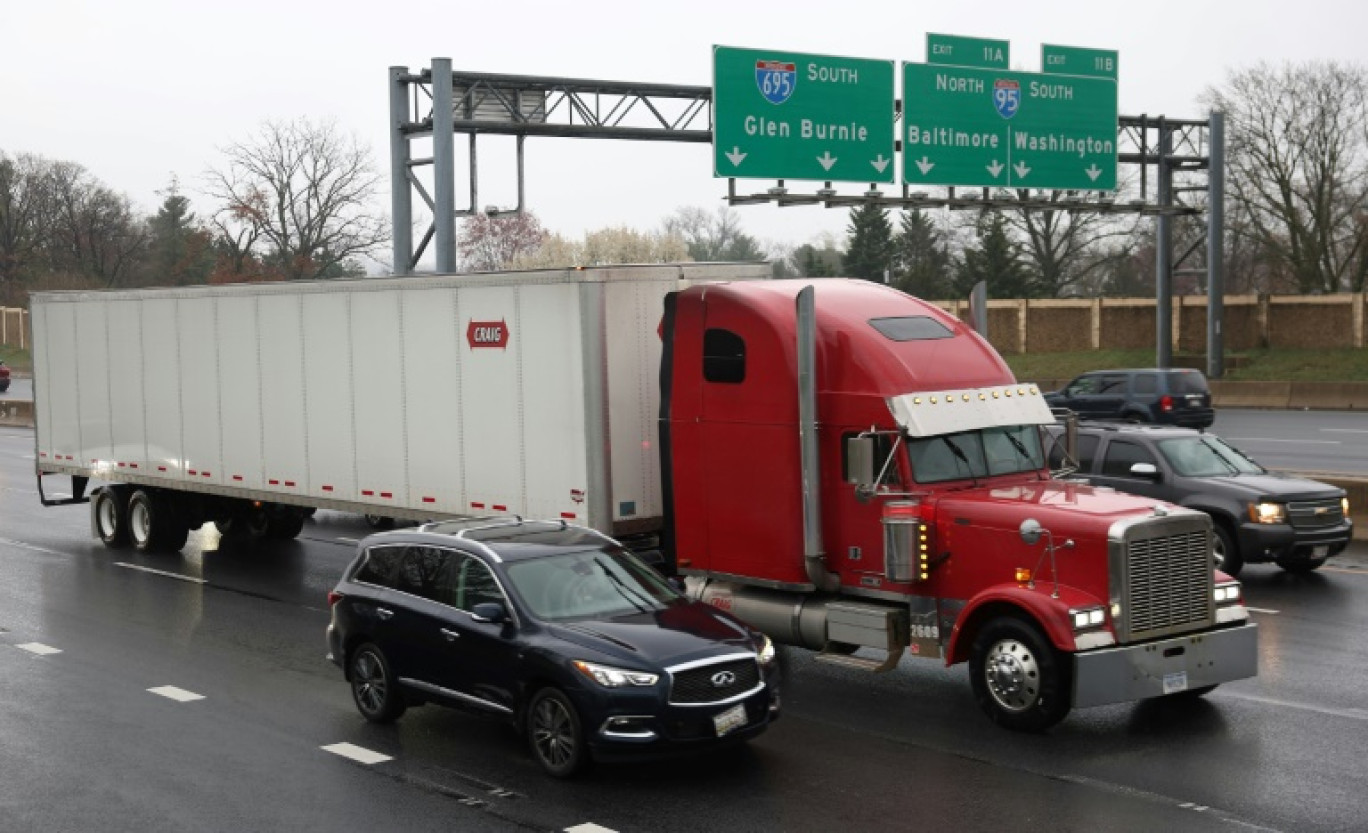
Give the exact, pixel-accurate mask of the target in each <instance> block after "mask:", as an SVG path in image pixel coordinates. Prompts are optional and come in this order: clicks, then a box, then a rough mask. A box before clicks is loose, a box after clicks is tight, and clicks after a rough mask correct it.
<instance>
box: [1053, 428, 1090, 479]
mask: <svg viewBox="0 0 1368 833" xmlns="http://www.w3.org/2000/svg"><path fill="white" fill-rule="evenodd" d="M1097 443H1098V440H1097V437H1095V436H1093V435H1092V434H1079V435H1078V448H1077V449H1076V450H1077V451H1078V470H1079V471H1080V472H1082V473H1084V474H1086V473H1087V472H1090V471H1092V467H1093V458H1095V457H1096V456H1097ZM1063 467H1064V435H1063V434H1058V435H1055V437H1054V442H1052V443H1051V444H1050V468H1052V469H1060V468H1063Z"/></svg>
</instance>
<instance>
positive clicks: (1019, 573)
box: [1016, 567, 1031, 584]
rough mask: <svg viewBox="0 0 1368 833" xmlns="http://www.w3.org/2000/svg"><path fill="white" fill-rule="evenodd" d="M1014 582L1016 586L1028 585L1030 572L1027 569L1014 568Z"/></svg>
mask: <svg viewBox="0 0 1368 833" xmlns="http://www.w3.org/2000/svg"><path fill="white" fill-rule="evenodd" d="M1016 580H1017V583H1018V584H1029V583H1030V581H1031V570H1030V568H1029V567H1017V568H1016Z"/></svg>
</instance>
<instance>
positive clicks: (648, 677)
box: [575, 659, 660, 688]
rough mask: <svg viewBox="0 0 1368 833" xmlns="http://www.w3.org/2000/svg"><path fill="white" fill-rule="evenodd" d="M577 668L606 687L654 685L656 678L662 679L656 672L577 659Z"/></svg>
mask: <svg viewBox="0 0 1368 833" xmlns="http://www.w3.org/2000/svg"><path fill="white" fill-rule="evenodd" d="M575 668H577V669H578V670H579V672H580V673H581V674H583V675H584V676H586V677H588V678H589V679H591V680H593V681H594V682H596V683H598V684H599V685H601V686H603V687H604V688H622V687H624V686H652V685H655V684H656V680H658V679H660V677H659V676H657V675H655V674H648V673H646V672H645V671H632V670H629V669H626V668H614V667H613V666H611V665H599V664H598V663H596V662H584V661H583V660H578V659H577V660H575Z"/></svg>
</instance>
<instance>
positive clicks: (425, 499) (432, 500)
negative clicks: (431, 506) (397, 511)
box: [423, 497, 437, 503]
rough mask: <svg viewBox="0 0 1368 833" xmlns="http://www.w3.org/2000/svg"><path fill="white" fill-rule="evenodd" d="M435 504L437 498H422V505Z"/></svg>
mask: <svg viewBox="0 0 1368 833" xmlns="http://www.w3.org/2000/svg"><path fill="white" fill-rule="evenodd" d="M436 502H437V498H435V497H425V498H423V503H436Z"/></svg>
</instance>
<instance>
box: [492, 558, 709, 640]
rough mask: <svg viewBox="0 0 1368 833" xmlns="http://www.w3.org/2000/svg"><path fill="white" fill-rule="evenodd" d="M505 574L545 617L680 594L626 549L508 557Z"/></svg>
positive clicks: (665, 601)
mask: <svg viewBox="0 0 1368 833" xmlns="http://www.w3.org/2000/svg"><path fill="white" fill-rule="evenodd" d="M507 573H508V579H509V581H511V582H512V583H513V587H514V588H515V589H516V590H517V591H518V595H519V596H521V597H522V599H523V601H524V602H525V603H526V604H527V606H528V607H529V608H531V609H532V612H533V613H534V614H535V615H536V616H537V618H539V619H542V620H543V621H547V622H561V621H566V620H570V619H584V618H590V617H593V618H609V617H613V616H620V615H624V614H629V613H645V612H647V611H652V610H662V609H664V608H665V607H667V606H669V605H671V604H674V603H677V602H679V601H680V600H682V599H683V596H681V595H680V594H679V592H678V591H676V590H675V589H674V588H673V587H671V586H670V585H668V584H666V583H665V579H664V578H662V577H661V575H660V574H659V573H657V572H656V571H655V570H653V569H651V568H650V567H648V566H646V565H645V564H643V563H642V562H640V561H638V560H637V558H636V557H635V556H633V555H631V554H630V553H628V552H626V551H625V550H617V549H614V550H607V549H603V550H586V551H582V552H571V553H565V554H563V555H551V556H546V557H544V558H529V559H527V560H526V561H514V562H510V563H509V564H508V566H507Z"/></svg>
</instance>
